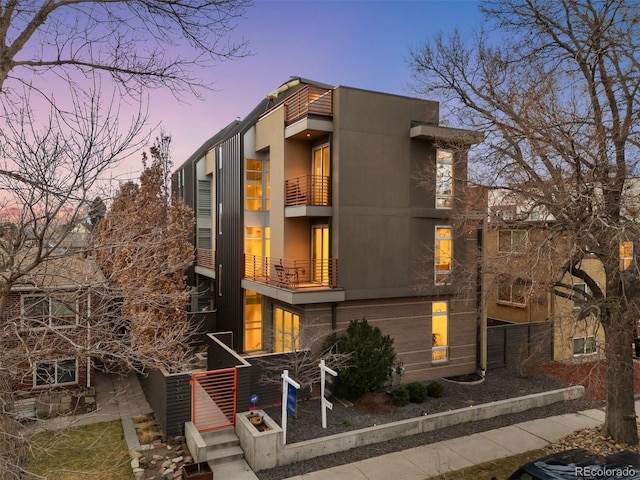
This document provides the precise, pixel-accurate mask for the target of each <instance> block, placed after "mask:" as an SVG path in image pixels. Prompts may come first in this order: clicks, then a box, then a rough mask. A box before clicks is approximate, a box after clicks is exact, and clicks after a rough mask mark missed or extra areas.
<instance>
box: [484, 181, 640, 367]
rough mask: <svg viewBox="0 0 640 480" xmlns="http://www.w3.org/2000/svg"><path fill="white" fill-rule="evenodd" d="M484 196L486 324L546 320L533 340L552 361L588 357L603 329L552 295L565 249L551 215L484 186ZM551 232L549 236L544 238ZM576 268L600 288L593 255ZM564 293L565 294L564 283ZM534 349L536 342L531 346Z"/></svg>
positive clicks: (571, 281)
mask: <svg viewBox="0 0 640 480" xmlns="http://www.w3.org/2000/svg"><path fill="white" fill-rule="evenodd" d="M486 201H487V204H488V220H487V222H486V224H485V231H484V234H483V237H484V246H483V271H484V279H483V288H484V295H483V298H484V302H485V304H484V309H485V313H486V316H487V318H488V322H489V325H490V326H491V325H496V324H505V323H506V324H540V323H542V322H547V323H548V324H549V327H550V328H549V329H546V330H545V331H547V332H550V334H549V335H546V336H545V338H536V339H534V340H535V341H538V342H541V344H542V345H544V346H543V347H542V348H543V349H546V348H547V347H548V349H549V351H550V352H551V356H552V358H553V360H558V361H564V360H570V359H573V358H575V359H578V358H592V357H593V356H594V355H596V354H598V353H602V349H601V347H604V331H603V329H602V327H601V326H600V325H599V322H598V321H597V318H596V316H595V315H592V314H590V315H587V316H586V317H585V318H579V315H578V314H579V312H580V308H579V306H578V305H577V304H576V302H575V301H574V300H572V299H570V298H565V297H563V296H559V295H556V294H553V293H552V292H551V290H550V288H549V287H550V283H549V282H550V281H557V280H560V278H558V277H559V275H560V274H559V273H558V269H559V268H560V267H561V266H562V264H563V263H564V259H566V258H567V253H566V252H567V249H568V248H569V245H565V244H563V236H562V235H558V234H557V233H558V232H555V231H554V229H553V222H554V219H553V218H552V217H551V216H549V215H547V214H546V213H545V212H544V211H542V210H541V209H540V208H537V207H535V208H534V207H532V206H531V205H530V204H528V202H526V201H525V200H523V199H522V198H521V197H519V196H518V195H517V194H513V193H509V192H507V191H506V190H504V189H499V188H495V189H488V191H487V199H486ZM552 232H553V233H554V234H555V235H554V236H553V237H552V238H553V239H552V240H550V238H551V234H552ZM627 247H629V246H627ZM631 248H632V247H631ZM630 258H631V255H630V254H629V261H630ZM581 268H582V269H583V270H584V271H586V272H587V273H588V274H589V276H590V277H591V278H593V279H594V280H595V281H596V282H598V284H599V285H601V286H602V288H604V286H605V277H604V270H603V268H602V264H601V262H600V261H599V260H598V259H596V258H595V257H587V258H586V259H584V260H583V261H582V263H581ZM561 281H562V283H564V284H566V285H572V286H574V287H575V288H577V289H582V290H584V291H587V286H586V284H585V283H584V282H583V281H582V280H581V279H579V278H577V277H573V276H571V275H569V274H567V275H565V276H564V278H562V279H561ZM559 290H560V291H563V289H559ZM564 292H565V293H566V294H567V296H570V294H571V292H570V291H569V290H568V289H566V288H565V289H564ZM507 347H508V346H507ZM539 349H540V345H538V347H536V348H535V349H533V350H539Z"/></svg>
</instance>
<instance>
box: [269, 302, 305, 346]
mask: <svg viewBox="0 0 640 480" xmlns="http://www.w3.org/2000/svg"><path fill="white" fill-rule="evenodd" d="M273 326H274V343H273V351H274V352H292V351H296V350H298V348H299V347H300V338H299V336H300V316H299V315H297V314H295V313H293V312H290V311H288V310H284V309H282V308H280V307H275V308H274V309H273Z"/></svg>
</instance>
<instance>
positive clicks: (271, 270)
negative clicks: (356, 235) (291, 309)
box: [242, 254, 345, 305]
mask: <svg viewBox="0 0 640 480" xmlns="http://www.w3.org/2000/svg"><path fill="white" fill-rule="evenodd" d="M242 287H243V288H246V289H249V290H253V291H255V292H258V293H260V294H262V295H265V296H268V297H271V298H277V299H278V300H281V301H284V302H286V303H289V304H291V305H302V304H308V303H324V302H342V301H344V299H345V292H344V290H342V289H340V288H338V260H337V259H335V258H332V259H328V260H314V259H306V260H291V259H284V258H273V257H259V256H256V255H249V254H245V256H244V278H243V280H242Z"/></svg>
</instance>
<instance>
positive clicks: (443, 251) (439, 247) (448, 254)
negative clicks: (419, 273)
mask: <svg viewBox="0 0 640 480" xmlns="http://www.w3.org/2000/svg"><path fill="white" fill-rule="evenodd" d="M435 244H436V245H435V246H436V251H435V283H436V285H450V284H451V260H452V258H453V257H452V249H453V241H452V239H451V227H444V226H439V227H436V242H435Z"/></svg>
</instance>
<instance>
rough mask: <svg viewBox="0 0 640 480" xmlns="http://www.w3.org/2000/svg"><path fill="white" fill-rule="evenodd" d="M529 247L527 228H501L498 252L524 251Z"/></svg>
mask: <svg viewBox="0 0 640 480" xmlns="http://www.w3.org/2000/svg"><path fill="white" fill-rule="evenodd" d="M526 247H527V231H526V230H499V231H498V252H500V253H524V252H525V250H526Z"/></svg>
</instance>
